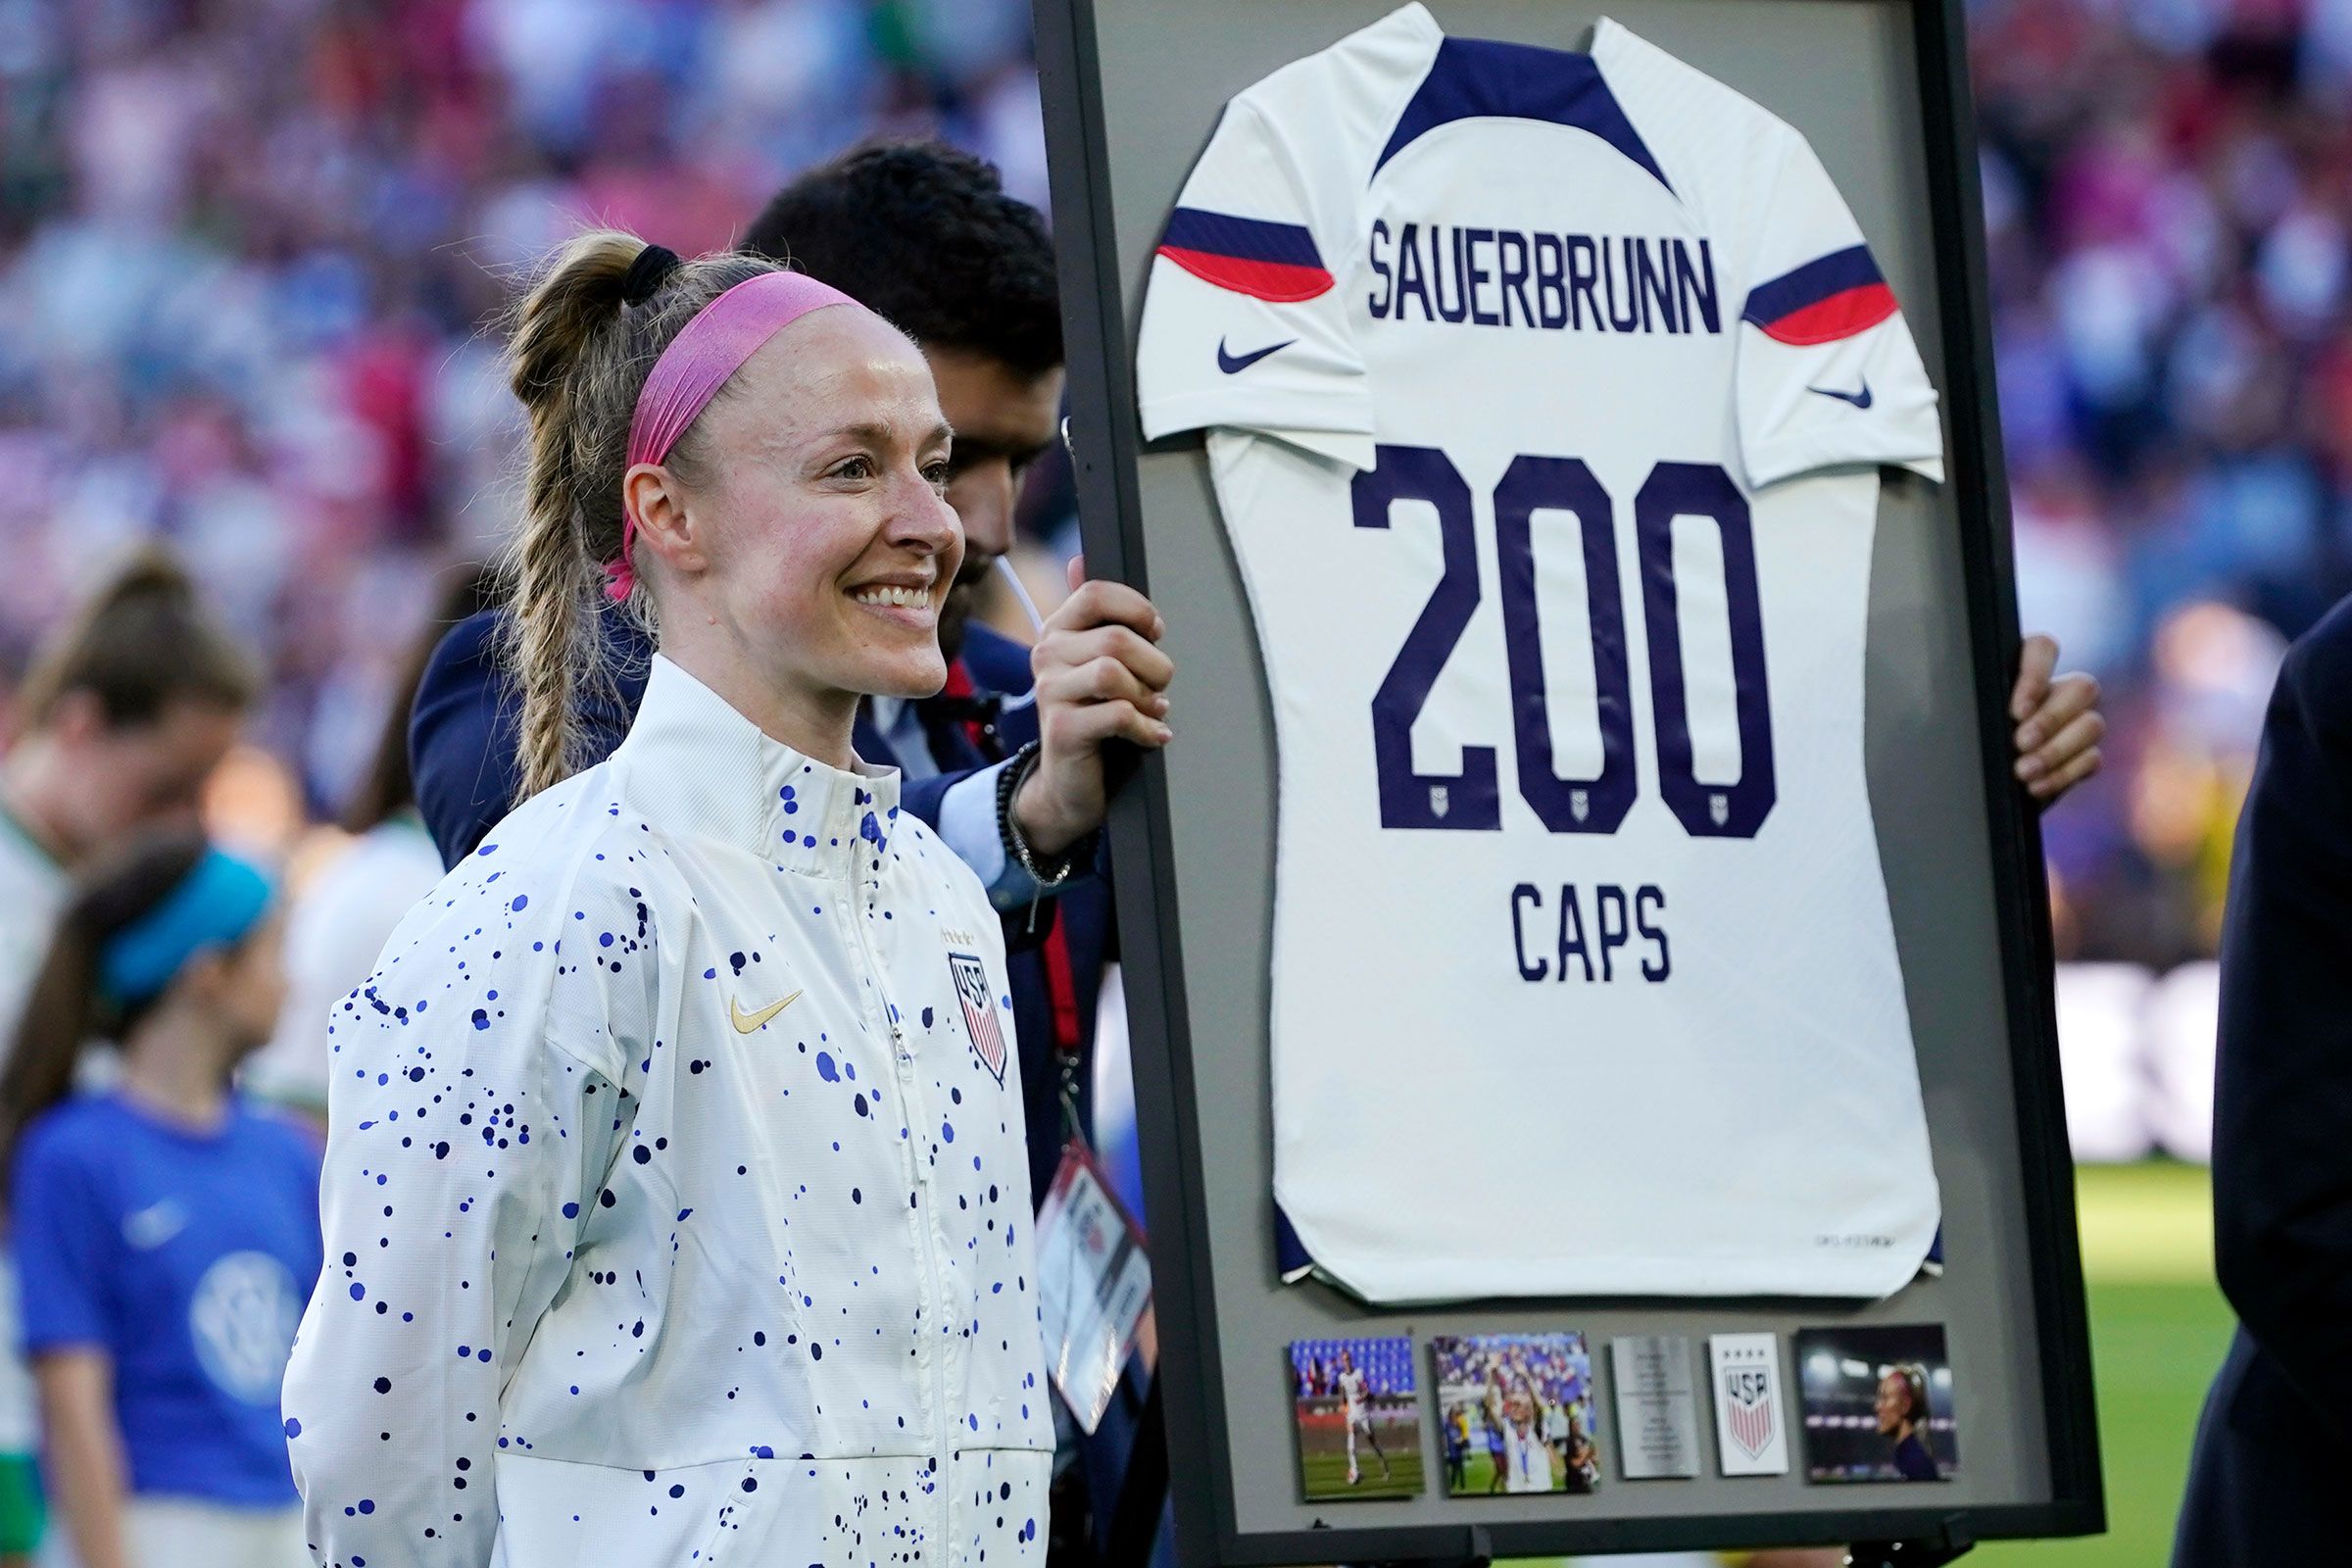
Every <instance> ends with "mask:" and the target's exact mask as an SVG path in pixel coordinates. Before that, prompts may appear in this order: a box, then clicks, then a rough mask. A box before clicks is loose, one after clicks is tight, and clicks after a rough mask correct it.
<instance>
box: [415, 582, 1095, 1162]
mask: <svg viewBox="0 0 2352 1568" xmlns="http://www.w3.org/2000/svg"><path fill="white" fill-rule="evenodd" d="M603 619H604V627H605V636H606V647H607V650H608V653H609V655H610V658H611V662H612V666H613V669H614V671H615V673H616V676H617V679H616V681H615V685H616V688H617V690H616V691H614V692H608V693H597V692H592V693H587V694H584V696H583V701H582V704H581V714H580V721H581V727H582V729H583V730H584V731H585V732H586V745H587V751H588V753H589V757H590V759H591V760H594V759H601V758H603V757H605V756H607V755H609V754H610V753H611V752H612V750H613V748H614V747H616V746H618V745H619V744H620V741H621V737H622V736H624V735H626V734H627V733H628V732H629V725H630V723H631V722H632V721H633V720H634V719H635V718H636V716H637V705H638V703H639V702H640V701H641V700H642V699H643V698H644V696H645V676H646V669H647V666H648V662H649V660H650V659H651V657H652V654H653V645H652V643H651V641H650V640H649V639H648V638H647V637H646V635H645V632H644V631H643V629H642V628H640V627H639V626H638V625H637V623H636V622H635V621H634V620H632V619H631V618H629V617H628V616H625V615H615V614H607V615H605V616H604V617H603ZM497 631H498V614H497V612H495V611H485V612H483V613H480V614H478V615H473V616H471V617H469V618H467V619H466V620H462V621H460V622H458V623H457V625H455V626H453V627H451V628H450V629H449V632H448V634H447V635H446V636H444V637H443V638H442V639H441V642H440V644H439V646H438V647H436V648H435V649H434V650H433V654H432V657H431V659H430V660H429V661H427V662H426V664H425V669H424V676H423V679H422V680H421V681H420V682H419V684H418V686H417V702H416V706H415V707H414V708H413V709H412V710H411V711H410V715H409V763H410V767H411V769H412V770H413V771H414V773H415V775H416V780H417V809H418V810H419V811H420V812H421V813H422V814H423V817H424V821H425V826H426V827H427V828H428V829H429V830H430V831H431V833H432V835H433V843H434V844H435V845H436V846H438V847H439V849H440V851H441V860H442V863H443V864H445V865H455V864H456V863H457V862H458V861H459V860H461V859H464V858H466V856H468V855H470V854H472V853H473V851H474V849H475V848H476V847H477V846H478V845H479V844H480V843H481V841H482V836H483V835H484V834H486V833H488V832H489V831H490V829H491V828H492V827H493V826H495V825H496V824H497V823H498V821H499V820H500V819H501V818H502V817H504V816H505V815H506V814H507V811H508V810H509V809H510V808H511V806H512V805H513V802H514V800H515V791H516V785H517V783H518V781H519V778H520V768H519V766H518V749H517V745H516V726H517V723H518V718H519V713H520V709H521V704H520V697H521V694H520V692H519V691H518V690H517V689H516V687H515V683H514V681H513V679H512V678H511V677H510V676H509V675H508V673H507V671H506V670H505V669H503V668H502V667H501V666H500V664H499V661H498V650H497V647H496V641H497ZM1030 683H1031V677H1030V671H1029V650H1028V649H1026V648H1024V647H1022V646H1021V645H1020V644H1019V643H1016V642H1014V641H1012V640H1011V639H1010V638H1007V637H1005V636H1002V635H1000V634H999V633H997V632H994V631H991V630H990V629H989V628H988V627H986V626H981V625H973V626H971V627H969V628H968V629H967V630H966V632H965V633H964V646H963V653H962V656H961V657H960V658H959V659H957V660H956V665H955V666H954V668H953V669H952V670H951V672H950V678H949V685H948V690H947V691H946V692H944V693H942V694H941V695H940V696H939V697H937V698H933V699H929V700H926V701H924V702H921V703H918V704H916V705H915V710H916V714H917V717H918V718H919V719H920V721H921V722H922V725H923V728H924V731H925V732H926V734H927V735H928V736H929V737H930V741H931V756H932V760H933V761H934V762H935V763H936V764H937V765H938V767H939V769H940V771H939V772H938V774H936V775H935V776H933V777H931V778H925V779H915V780H911V781H909V782H907V784H906V785H905V786H904V787H903V788H902V789H901V790H900V793H899V800H900V803H901V805H902V807H903V808H904V809H907V810H909V811H912V812H913V813H914V814H915V815H916V816H919V817H921V818H922V819H923V820H924V821H925V822H927V823H929V824H930V825H931V826H932V827H934V828H936V827H938V826H939V811H940V806H941V804H942V803H943V802H944V801H945V800H946V798H947V793H948V790H949V789H950V788H951V787H952V786H954V785H955V784H956V783H957V782H959V781H961V780H962V779H964V778H966V777H968V776H969V775H970V774H971V773H972V772H973V771H974V770H975V769H978V768H983V767H987V766H990V765H991V764H993V763H995V762H998V761H1001V760H1004V759H1005V757H1008V756H1010V755H1011V754H1012V752H1013V751H1014V750H1016V749H1017V748H1019V747H1020V746H1021V745H1023V744H1024V743H1026V742H1028V741H1030V740H1034V739H1035V738H1036V736H1037V709H1036V706H1035V704H1033V703H1030V702H1027V701H1023V700H1022V699H1024V698H1025V697H1026V696H1027V694H1028V692H1029V688H1030ZM857 748H858V756H859V757H861V758H863V759H864V760H867V761H869V762H876V763H880V764H882V765H884V766H891V767H895V766H897V765H898V757H897V756H896V754H895V753H893V752H892V751H891V749H890V747H889V746H888V745H887V744H886V743H885V742H884V741H883V739H882V736H881V734H880V732H879V731H877V730H876V729H875V728H874V725H873V723H872V721H871V718H870V716H869V714H868V713H867V711H865V709H863V708H862V707H861V708H860V709H859V710H858V731H857ZM1005 940H1006V948H1007V950H1008V957H1007V963H1008V966H1009V968H1010V970H1011V973H1010V975H1009V977H1008V978H1009V981H1010V988H1011V992H1012V1010H1013V1026H1014V1030H1015V1040H1016V1042H1017V1046H1016V1049H1017V1050H1018V1051H1019V1052H1020V1054H1021V1088H1022V1092H1023V1095H1024V1098H1025V1100H1026V1102H1027V1103H1026V1105H1025V1106H1024V1110H1025V1113H1026V1116H1027V1120H1028V1127H1029V1177H1030V1189H1031V1192H1032V1194H1033V1196H1034V1198H1035V1199H1037V1200H1039V1201H1042V1200H1043V1199H1044V1198H1045V1196H1046V1189H1047V1188H1048V1186H1050V1185H1051V1184H1052V1182H1053V1179H1054V1166H1055V1165H1056V1164H1057V1163H1058V1161H1059V1158H1060V1154H1061V1147H1062V1144H1063V1142H1064V1137H1063V1132H1064V1129H1063V1125H1062V1115H1061V1109H1060V1099H1059V1086H1060V1079H1061V1069H1060V1063H1061V1061H1062V1060H1063V1059H1064V1058H1065V1057H1066V1058H1067V1059H1069V1060H1070V1061H1071V1062H1072V1063H1073V1064H1074V1068H1075V1082H1076V1087H1077V1092H1078V1107H1079V1116H1080V1120H1081V1123H1082V1124H1083V1125H1084V1126H1085V1127H1086V1128H1087V1129H1088V1132H1089V1136H1090V1137H1091V1136H1092V1126H1093V1089H1092V1079H1093V1067H1092V1063H1093V1055H1092V1053H1093V1050H1094V1042H1095V1005H1096V1002H1097V1000H1098V999H1099V998H1100V996H1101V995H1102V989H1103V963H1104V962H1105V961H1106V959H1107V958H1108V957H1109V956H1111V954H1110V949H1111V930H1110V894H1109V889H1108V888H1107V887H1105V886H1104V884H1103V880H1102V879H1101V878H1100V877H1098V876H1083V877H1080V878H1079V879H1077V880H1075V881H1073V882H1071V883H1069V884H1068V885H1067V886H1065V887H1064V888H1063V889H1062V890H1061V892H1060V894H1059V896H1058V897H1056V898H1054V899H1052V900H1048V901H1042V902H1041V903H1040V904H1039V906H1038V907H1037V908H1036V909H1035V910H1034V911H1032V910H1030V909H1027V908H1022V909H1015V910H1010V911H1007V912H1006V914H1005Z"/></svg>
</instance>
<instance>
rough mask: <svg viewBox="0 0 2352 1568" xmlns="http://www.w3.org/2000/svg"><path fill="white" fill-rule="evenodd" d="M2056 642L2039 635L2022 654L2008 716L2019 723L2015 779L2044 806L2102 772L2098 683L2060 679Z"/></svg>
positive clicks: (2029, 640)
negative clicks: (2055, 674) (2054, 673)
mask: <svg viewBox="0 0 2352 1568" xmlns="http://www.w3.org/2000/svg"><path fill="white" fill-rule="evenodd" d="M2057 667H2058V643H2057V640H2056V639H2055V638H2051V637H2044V636H2042V635H2040V634H2039V633H2035V634H2034V636H2032V637H2029V638H2027V639H2026V644H2025V647H2024V648H2023V649H2021V650H2020V651H2019V653H2018V660H2017V689H2016V690H2015V691H2013V692H2011V693H2010V694H2009V716H2010V717H2011V718H2013V719H2015V720H2016V721H2017V754H2018V755H2017V776H2018V777H2019V778H2020V779H2022V780H2023V781H2024V782H2025V786H2026V788H2027V790H2028V791H2029V792H2030V793H2031V794H2032V795H2033V797H2034V800H2036V801H2038V802H2040V803H2041V804H2042V805H2043V806H2048V805H2049V804H2050V803H2051V802H2052V801H2055V800H2056V799H2058V797H2059V796H2061V795H2064V794H2065V793H2066V792H2067V791H2068V790H2070V789H2073V788H2074V787H2075V786H2076V785H2077V784H2080V783H2082V780H2084V779H2086V778H2088V777H2090V775H2091V774H2093V773H2096V772H2097V771H2098V770H2099V738H2100V737H2101V736H2103V735H2105V734H2106V733H2107V720H2106V719H2104V718H2103V717H2101V716H2100V714H2099V707H2098V705H2099V683H2098V682H2097V681H2095V680H2093V679H2091V678H2090V677H2089V676H2088V675H2083V674H2073V675H2060V676H2059V677H2058V678H2057V679H2055V680H2052V679H2051V678H2050V671H2052V670H2054V669H2056V668H2057Z"/></svg>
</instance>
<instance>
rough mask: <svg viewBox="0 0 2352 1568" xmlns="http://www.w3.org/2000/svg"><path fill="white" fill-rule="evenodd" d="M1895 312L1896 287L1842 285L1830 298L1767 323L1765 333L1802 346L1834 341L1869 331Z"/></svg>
mask: <svg viewBox="0 0 2352 1568" xmlns="http://www.w3.org/2000/svg"><path fill="white" fill-rule="evenodd" d="M1893 314H1894V290H1892V289H1890V288H1888V287H1887V285H1886V284H1884V283H1864V284H1862V285H1861V286H1860V287H1858V288H1848V289H1840V290H1838V292H1837V293H1835V294H1833V295H1831V296H1830V297H1829V298H1828V299H1825V300H1820V301H1817V302H1816V303H1814V304H1811V305H1808V306H1806V307H1805V308H1804V309H1802V310H1798V311H1790V312H1789V314H1788V315H1787V316H1784V317H1782V318H1780V319H1778V320H1774V321H1767V322H1765V323H1763V325H1764V335H1765V336H1766V337H1769V338H1771V339H1772V340H1773V341H1774V342H1776V343H1792V344H1795V345H1797V346H1798V347H1800V348H1801V347H1806V346H1808V345H1811V344H1815V343H1834V342H1836V341H1837V340H1838V339H1839V338H1841V337H1852V336H1853V335H1854V334H1855V333H1857V332H1867V331H1869V330H1870V329H1871V328H1872V327H1874V326H1876V325H1878V324H1879V323H1880V322H1881V321H1884V320H1885V319H1887V318H1888V317H1889V316H1892V315H1893Z"/></svg>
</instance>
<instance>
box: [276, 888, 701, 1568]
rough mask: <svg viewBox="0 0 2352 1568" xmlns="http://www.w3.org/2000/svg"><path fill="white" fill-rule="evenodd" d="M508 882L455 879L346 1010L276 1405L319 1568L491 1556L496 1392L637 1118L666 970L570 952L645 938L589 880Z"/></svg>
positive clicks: (335, 1037) (336, 1034)
mask: <svg viewBox="0 0 2352 1568" xmlns="http://www.w3.org/2000/svg"><path fill="white" fill-rule="evenodd" d="M488 863H489V864H495V863H497V862H495V861H491V862H488ZM510 869H511V870H513V871H515V872H516V873H518V874H515V875H512V876H509V877H507V878H506V879H505V880H503V881H502V880H501V879H500V876H499V875H498V874H497V873H490V872H488V871H487V865H486V864H485V861H484V859H483V858H482V857H479V856H477V857H475V858H473V859H471V860H469V861H466V862H464V863H463V864H462V865H461V866H460V868H459V870H458V871H457V872H454V873H453V874H452V876H451V877H450V878H449V879H447V880H445V881H444V882H443V884H442V886H441V887H440V888H437V889H435V890H434V892H433V893H432V894H431V895H430V896H429V898H428V900H427V902H426V904H425V905H424V906H421V907H419V908H418V909H417V910H416V911H414V912H412V914H411V915H410V916H409V918H408V919H407V920H405V921H403V922H402V925H401V927H400V929H399V930H398V931H396V932H395V933H394V934H393V938H392V941H391V943H390V944H389V945H387V947H386V948H385V951H384V958H383V961H382V963H381V964H380V965H379V966H378V968H377V970H376V972H375V973H374V974H373V975H372V976H371V977H370V978H369V979H368V981H367V982H366V983H365V984H364V985H363V986H361V987H360V988H359V989H358V990H357V991H354V992H353V993H352V994H351V995H350V996H349V997H348V998H346V999H344V1000H343V1001H342V1002H340V1003H338V1004H337V1005H336V1008H335V1011H334V1013H333V1018H332V1023H331V1027H330V1031H329V1044H330V1049H331V1051H332V1052H333V1065H334V1078H333V1088H332V1094H331V1101H330V1106H329V1115H328V1126H329V1129H330V1131H329V1135H328V1140H327V1149H326V1158H325V1170H324V1177H323V1180H322V1181H321V1184H320V1191H319V1212H320V1219H321V1222H322V1225H323V1230H324V1238H323V1239H324V1244H325V1266H324V1267H323V1268H322V1269H321V1271H320V1273H319V1285H318V1289H317V1291H316V1292H315V1293H314V1295H313V1296H312V1299H311V1302H310V1307H309V1309H308V1310H307V1311H306V1312H305V1313H304V1315H303V1319H302V1325H301V1328H300V1331H299V1332H298V1333H297V1335H296V1338H295V1343H294V1352H293V1356H292V1359H291V1360H290V1361H289V1362H288V1364H287V1368H286V1377H285V1388H284V1415H285V1430H286V1439H287V1448H288V1451H289V1454H290V1456H291V1458H292V1461H293V1469H294V1478H295V1481H296V1484H297V1485H298V1487H299V1488H300V1490H301V1492H302V1497H303V1511H304V1523H305V1527H306V1531H307V1535H308V1539H309V1541H310V1543H311V1547H312V1550H313V1552H314V1553H317V1554H319V1560H321V1561H325V1562H333V1563H358V1562H361V1561H365V1562H367V1563H369V1564H371V1565H375V1568H428V1565H429V1568H452V1565H460V1564H464V1565H479V1564H487V1563H488V1562H489V1561H490V1560H491V1557H492V1552H493V1539H494V1536H495V1533H496V1530H497V1525H498V1501H497V1492H496V1483H495V1479H494V1476H493V1469H494V1459H495V1457H496V1454H497V1450H498V1449H499V1448H500V1447H502V1446H505V1443H506V1438H505V1436H504V1435H502V1433H501V1431H500V1413H499V1401H500V1393H501V1390H502V1389H503V1388H504V1386H505V1384H506V1380H507V1378H508V1377H509V1375H510V1374H511V1373H512V1371H513V1368H514V1364H515V1360H516V1358H517V1357H518V1356H519V1354H520V1352H521V1350H522V1348H523V1347H524V1346H525V1345H526V1344H528V1343H529V1341H530V1338H531V1335H532V1332H533V1330H534V1329H535V1328H536V1327H537V1325H538V1322H539V1319H540V1318H541V1317H542V1316H543V1315H544V1314H545V1313H546V1311H547V1309H548V1307H549V1305H550V1303H551V1302H552V1301H553V1299H554V1298H555V1296H556V1293H557V1292H558V1290H560V1289H561V1288H562V1286H563V1284H564V1280H565V1279H566V1277H567V1276H568V1274H569V1271H570V1264H571V1257H572V1253H573V1250H574V1249H575V1248H576V1247H577V1246H578V1245H579V1239H580V1237H581V1236H582V1235H583V1234H584V1233H585V1232H586V1230H587V1228H588V1227H589V1226H590V1225H591V1224H593V1223H596V1221H597V1216H598V1215H599V1213H600V1208H599V1203H600V1199H603V1198H609V1197H610V1192H609V1187H608V1184H609V1182H610V1176H611V1170H612V1167H613V1158H614V1155H615V1153H616V1152H617V1151H618V1149H619V1147H620V1145H621V1143H622V1142H623V1141H624V1140H625V1139H626V1138H627V1136H628V1132H627V1129H628V1128H629V1126H630V1124H631V1122H632V1120H633V1118H634V1114H635V1101H634V1099H633V1098H632V1097H631V1096H630V1095H629V1094H628V1093H627V1092H626V1090H625V1088H624V1087H623V1085H624V1084H625V1082H626V1080H627V1066H628V1063H629V1059H630V1057H631V1056H632V1055H633V1054H636V1053H639V1052H642V1051H643V1050H645V1049H646V1046H647V1041H648V1037H649V1035H650V1033H651V1027H650V1022H651V1019H652V1017H653V1016H654V1012H655V1006H656V1002H655V998H654V997H653V995H652V989H653V988H652V985H651V983H650V979H647V978H645V977H648V976H649V974H650V970H651V968H652V964H651V963H650V962H636V961H632V962H630V963H629V964H628V965H627V967H626V968H625V970H624V969H623V967H622V966H621V965H619V964H617V963H612V962H608V961H604V960H601V959H600V960H596V961H588V962H584V961H582V960H581V958H580V956H578V954H577V953H576V952H575V953H574V954H572V955H569V956H566V955H564V952H563V942H564V937H565V936H566V935H567V934H569V932H573V931H580V930H585V931H589V932H596V931H600V930H605V929H619V930H630V929H636V928H637V926H638V919H639V916H638V913H637V909H636V908H635V907H631V901H627V900H624V899H622V898H621V897H620V892H621V890H619V889H615V888H610V887H606V888H599V887H595V886H591V885H589V878H587V877H586V876H581V877H578V878H577V879H576V880H572V879H567V878H558V877H549V878H541V877H539V876H536V875H534V874H532V873H531V872H530V871H529V870H528V868H527V867H521V866H516V867H511V868H510ZM567 881H569V882H570V885H568V886H567V885H566V882H567ZM524 889H529V890H530V891H529V892H527V893H526V892H524V891H523V890H524ZM510 890H513V891H510ZM575 910H577V911H579V912H580V918H579V919H577V920H575V919H574V918H573V911H575ZM624 921H625V922H626V923H625V924H620V923H617V922H624ZM574 940H575V943H576V942H577V940H578V939H577V938H575V939H574ZM643 945H644V947H645V948H646V949H647V953H646V957H647V958H648V959H650V957H651V948H652V945H653V944H652V941H651V940H650V939H649V940H647V941H645V942H644V944H643Z"/></svg>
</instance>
